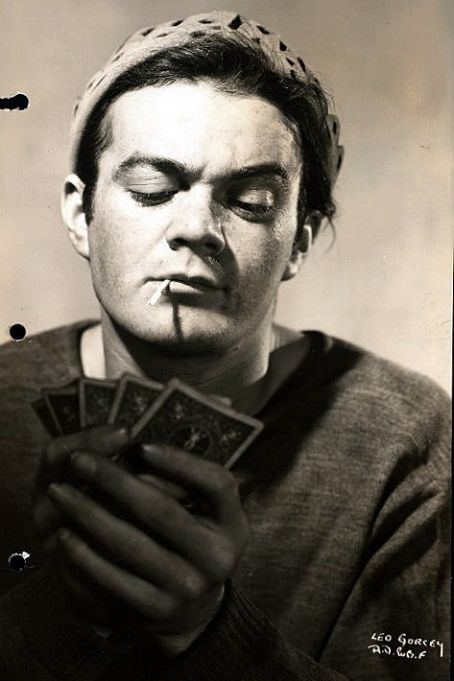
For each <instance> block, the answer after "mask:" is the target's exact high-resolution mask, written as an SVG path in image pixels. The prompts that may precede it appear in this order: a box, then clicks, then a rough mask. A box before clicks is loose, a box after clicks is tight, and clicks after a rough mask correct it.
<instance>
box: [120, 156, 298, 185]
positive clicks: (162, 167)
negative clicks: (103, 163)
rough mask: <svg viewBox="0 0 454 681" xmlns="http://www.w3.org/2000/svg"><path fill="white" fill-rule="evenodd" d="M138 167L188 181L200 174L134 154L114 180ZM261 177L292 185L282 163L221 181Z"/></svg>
mask: <svg viewBox="0 0 454 681" xmlns="http://www.w3.org/2000/svg"><path fill="white" fill-rule="evenodd" d="M136 166H149V167H150V168H152V169H153V170H157V171H159V172H161V173H164V174H165V175H172V176H173V177H177V178H179V179H181V180H186V181H187V179H188V177H194V176H196V175H197V174H198V172H199V171H197V170H196V169H195V168H194V167H192V166H189V165H185V164H184V163H180V162H179V161H175V160H173V159H170V158H165V157H161V156H142V155H139V154H133V155H132V156H129V158H127V159H125V160H124V161H122V163H120V165H119V166H118V168H117V169H116V170H115V172H114V179H115V180H118V179H119V178H120V177H121V175H123V173H125V172H126V171H128V170H130V169H131V168H134V167H136ZM261 175H262V176H263V175H271V176H275V177H280V178H281V179H282V180H283V181H284V184H285V185H286V186H288V185H289V184H290V176H289V173H288V171H287V169H286V168H285V167H284V166H283V165H281V164H280V163H259V164H256V165H252V166H244V167H242V168H238V169H235V170H233V171H232V172H230V173H227V174H226V175H223V176H222V177H221V179H232V180H242V179H247V178H249V177H257V176H261Z"/></svg>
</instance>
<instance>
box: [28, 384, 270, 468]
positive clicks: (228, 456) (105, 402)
mask: <svg viewBox="0 0 454 681" xmlns="http://www.w3.org/2000/svg"><path fill="white" fill-rule="evenodd" d="M41 395H42V397H41V398H40V399H38V400H36V401H35V402H34V403H33V405H32V406H33V408H34V410H35V412H36V414H37V415H38V416H39V418H40V420H41V422H42V423H43V425H44V426H45V427H46V429H47V430H48V431H49V433H50V434H51V435H53V436H55V437H58V436H59V435H67V434H70V433H74V432H76V431H79V430H82V429H83V428H92V427H93V426H100V425H103V424H112V425H117V426H124V427H127V428H129V429H130V431H131V437H132V440H133V441H134V442H137V443H141V444H147V443H150V444H151V443H164V444H169V445H173V446H174V447H178V448H180V449H184V450H186V451H187V452H191V453H193V454H196V455H198V456H201V457H203V458H206V459H209V460H211V461H216V462H217V463H219V464H221V465H222V466H224V467H225V468H231V466H233V464H234V463H235V461H236V460H237V459H238V457H239V456H240V455H241V454H242V453H243V452H244V451H245V450H246V449H247V447H249V445H250V444H251V442H252V441H253V440H254V439H255V438H256V437H257V435H258V434H259V432H260V431H261V430H262V428H263V424H262V422H261V421H258V420H257V419H254V418H252V417H250V416H247V415H246V414H242V413H240V412H237V411H235V410H234V409H231V408H230V407H228V406H227V405H225V404H224V403H223V402H222V401H221V400H217V399H215V398H213V397H208V396H207V395H204V394H203V393H200V392H198V391H197V390H195V389H194V388H192V387H191V386H189V385H187V384H185V383H183V382H182V381H179V380H178V379H172V380H171V381H169V382H168V383H167V384H166V385H165V386H164V385H162V384H160V383H156V382H155V381H150V380H146V379H142V378H137V377H134V376H128V375H125V376H123V377H122V378H121V379H120V380H119V381H103V380H95V379H90V378H79V379H76V380H75V381H73V382H71V383H69V384H68V385H65V386H63V387H60V388H43V389H42V391H41Z"/></svg>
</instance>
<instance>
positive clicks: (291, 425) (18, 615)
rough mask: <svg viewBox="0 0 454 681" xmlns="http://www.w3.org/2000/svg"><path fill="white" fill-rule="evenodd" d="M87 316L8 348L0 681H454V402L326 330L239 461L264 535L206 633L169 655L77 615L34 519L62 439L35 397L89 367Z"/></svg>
mask: <svg viewBox="0 0 454 681" xmlns="http://www.w3.org/2000/svg"><path fill="white" fill-rule="evenodd" d="M87 325H88V322H80V323H78V324H74V325H71V326H66V327H61V328H58V329H54V330H51V331H47V332H45V333H42V334H38V335H36V336H33V337H31V338H29V339H27V340H25V341H23V342H21V343H9V344H7V345H5V346H3V347H2V348H0V558H1V560H0V678H1V679H5V680H7V679H14V680H15V681H22V680H24V681H25V679H27V681H30V679H33V680H34V681H51V680H56V679H58V681H61V680H62V679H65V680H67V681H91V680H92V679H93V680H94V679H109V681H112V680H115V679H122V681H124V680H127V679H134V680H137V681H139V680H142V679H147V681H151V680H153V681H155V680H156V681H160V680H161V679H162V680H164V679H166V680H168V681H171V680H172V681H190V680H192V679H193V680H194V681H195V680H197V681H214V680H216V681H224V680H225V681H259V680H260V681H262V680H265V679H266V680H268V679H269V680H270V681H290V680H295V681H296V680H300V681H303V680H307V681H309V680H311V681H316V680H319V681H335V680H338V681H340V680H341V679H350V681H360V680H361V681H366V680H367V681H388V680H396V681H397V680H401V679H402V680H404V679H409V678H411V679H413V680H416V681H418V680H421V681H425V680H429V679H430V681H441V680H442V679H448V678H449V670H448V666H447V665H448V657H449V651H448V628H447V627H448V625H447V621H448V617H447V610H448V605H449V596H448V591H447V589H448V570H449V523H450V519H449V489H450V487H449V447H450V409H449V400H448V399H447V396H446V395H445V393H444V392H443V391H442V390H441V389H440V388H438V387H437V386H436V385H435V384H433V383H432V382H431V381H430V380H429V379H427V378H424V377H422V376H420V375H417V374H415V373H411V372H408V371H406V370H404V369H402V368H400V367H398V366H396V365H394V364H393V363H391V362H388V361H385V360H383V359H380V358H378V357H376V356H375V355H373V354H372V353H369V352H366V351H364V350H362V349H360V348H358V347H355V346H354V345H351V344H348V343H346V342H344V341H341V340H338V339H334V338H329V337H328V336H326V335H324V334H322V333H319V332H315V331H314V332H306V333H305V336H306V338H308V339H309V342H310V350H309V352H308V353H307V354H306V356H305V358H304V359H303V361H302V362H301V364H300V366H299V367H298V368H297V369H296V371H294V372H293V373H292V374H291V375H290V376H289V378H288V379H287V380H286V382H285V383H284V384H283V385H282V386H281V387H280V388H279V389H278V390H277V392H276V393H275V394H274V395H273V396H272V397H271V399H270V400H269V402H268V403H267V404H266V406H265V407H264V408H263V410H262V411H261V412H260V414H258V417H259V418H260V419H261V420H262V421H263V422H264V424H265V427H264V429H263V431H262V433H261V434H260V435H259V437H258V438H257V439H256V441H255V442H254V443H253V444H252V446H251V447H250V448H249V449H248V451H247V452H246V453H245V454H243V456H242V457H241V458H240V460H239V461H238V462H237V464H236V465H235V467H234V473H235V474H236V475H237V476H238V478H239V480H240V490H241V495H242V500H243V505H244V508H245V511H246V513H247V515H248V517H249V521H250V525H251V539H250V542H249V545H248V547H247V549H246V551H245V553H244V554H243V556H242V558H241V560H240V562H239V564H238V566H237V568H236V571H235V574H234V575H232V579H231V580H229V581H228V582H227V584H226V592H225V598H224V601H223V604H222V606H221V608H220V610H219V612H218V613H217V615H216V616H215V618H214V620H213V621H212V623H211V624H210V625H209V627H208V628H207V629H206V630H205V632H204V633H203V634H202V635H201V636H200V637H199V638H198V639H197V641H196V642H195V643H194V644H193V645H192V646H191V647H190V648H189V649H188V650H187V651H186V652H185V653H183V654H182V655H180V656H178V657H176V658H172V659H164V658H163V657H161V656H160V654H159V653H157V652H156V651H154V650H153V649H152V647H151V646H144V645H143V644H140V645H139V644H138V643H137V641H136V640H135V639H134V636H133V635H132V634H131V639H130V640H125V639H124V638H122V639H118V638H116V637H115V635H113V636H111V637H110V638H105V637H101V636H99V635H98V634H96V633H95V632H94V631H93V630H92V629H91V628H89V627H88V626H86V625H84V624H82V623H81V622H79V621H77V620H76V619H74V617H73V615H72V612H71V610H70V608H69V606H68V605H67V603H66V599H65V594H64V590H63V589H62V587H61V586H60V584H59V582H58V580H57V578H56V576H55V574H54V571H53V567H52V565H49V564H48V563H47V562H46V559H45V557H44V555H43V553H42V550H41V547H40V545H39V542H38V540H37V537H36V535H35V532H34V529H33V522H32V503H31V490H32V485H33V476H34V473H35V470H36V466H37V462H38V460H39V456H40V453H41V451H42V448H43V447H44V446H45V444H46V443H47V442H48V441H49V437H50V436H49V435H48V434H47V433H46V432H45V431H44V428H43V427H42V426H41V424H40V422H39V421H38V419H37V417H36V416H35V414H34V412H33V410H32V408H31V406H30V403H31V402H32V401H33V400H34V399H35V398H37V397H38V396H39V391H40V389H41V387H43V386H44V385H58V384H64V383H67V382H69V381H70V380H72V379H74V378H77V377H78V376H80V375H81V374H82V367H81V362H80V357H79V341H80V335H81V333H82V331H83V330H84V329H85V328H86V327H87ZM23 550H25V551H27V552H28V553H30V554H31V558H30V559H29V563H30V565H31V566H32V567H29V568H26V569H24V570H23V571H22V572H21V573H15V572H12V571H11V570H10V569H9V568H8V556H10V555H11V554H12V553H14V552H17V551H19V552H20V551H23ZM415 641H416V643H415ZM424 651H425V652H424ZM409 653H411V655H410V654H409ZM421 653H423V654H421Z"/></svg>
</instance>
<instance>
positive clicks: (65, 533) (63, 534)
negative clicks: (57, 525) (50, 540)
mask: <svg viewBox="0 0 454 681" xmlns="http://www.w3.org/2000/svg"><path fill="white" fill-rule="evenodd" d="M57 535H58V538H59V539H60V541H67V540H68V539H71V532H70V531H69V530H67V529H66V527H63V528H62V529H61V530H58V531H57Z"/></svg>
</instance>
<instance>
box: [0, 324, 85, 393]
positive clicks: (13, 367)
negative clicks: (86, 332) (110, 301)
mask: <svg viewBox="0 0 454 681" xmlns="http://www.w3.org/2000/svg"><path fill="white" fill-rule="evenodd" d="M92 323H93V322H91V321H88V320H87V321H81V322H77V323H74V324H68V325H65V326H60V327H57V328H54V329H50V330H48V331H44V332H42V333H38V334H35V335H33V336H30V337H29V338H26V339H25V340H23V341H20V342H14V341H12V342H9V343H6V344H5V345H2V346H1V347H0V385H1V388H2V389H3V390H4V389H14V388H15V387H17V386H18V385H21V384H24V383H28V384H33V383H35V382H39V383H41V384H45V383H48V382H50V383H52V382H53V381H58V380H64V379H65V378H66V375H67V374H68V372H69V373H71V372H72V371H73V370H76V368H77V365H78V352H79V350H78V339H79V337H80V333H81V332H82V330H83V329H84V328H86V327H87V326H89V325H90V324H92Z"/></svg>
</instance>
